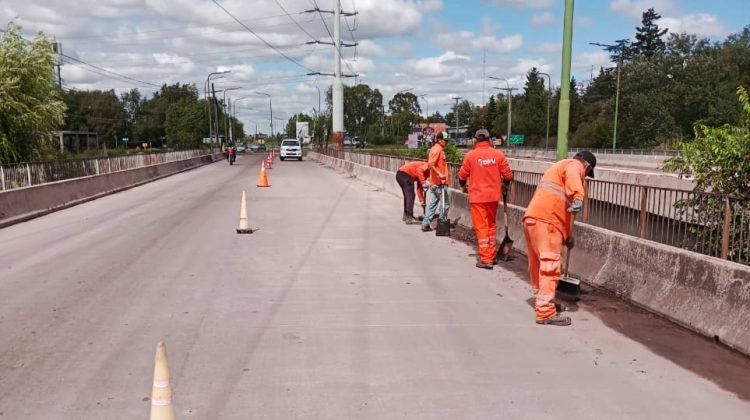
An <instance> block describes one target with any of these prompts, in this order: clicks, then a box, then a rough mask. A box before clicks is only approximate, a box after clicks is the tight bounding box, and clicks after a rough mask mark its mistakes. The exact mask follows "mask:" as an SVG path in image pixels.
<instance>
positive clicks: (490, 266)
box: [476, 261, 492, 270]
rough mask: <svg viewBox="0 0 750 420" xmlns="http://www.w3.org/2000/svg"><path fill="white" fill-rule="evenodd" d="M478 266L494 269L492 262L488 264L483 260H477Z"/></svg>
mask: <svg viewBox="0 0 750 420" xmlns="http://www.w3.org/2000/svg"><path fill="white" fill-rule="evenodd" d="M476 267H477V268H484V269H485V270H492V264H486V263H483V262H481V261H477V265H476Z"/></svg>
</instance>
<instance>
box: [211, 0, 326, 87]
mask: <svg viewBox="0 0 750 420" xmlns="http://www.w3.org/2000/svg"><path fill="white" fill-rule="evenodd" d="M211 1H213V3H214V4H216V5H217V6H219V8H220V9H221V10H223V11H224V13H226V14H227V15H229V16H230V17H231V18H232V19H234V20H235V21H236V22H237V23H239V24H240V25H242V27H243V28H245V29H247V31H248V32H250V33H251V34H253V35H254V36H255V37H256V38H258V39H259V40H260V41H261V42H263V43H264V44H266V45H267V46H268V47H269V48H271V49H272V50H274V51H276V52H277V53H279V55H281V56H282V57H284V58H286V59H287V60H289V61H290V62H292V63H294V64H296V65H297V66H299V67H302V68H303V69H305V70H307V71H310V72H314V71H315V70H313V69H311V68H309V67H307V66H305V65H304V64H302V63H300V62H299V61H297V60H295V59H293V58H292V57H290V56H288V55H286V54H284V52H283V51H281V50H279V49H278V48H276V47H274V46H273V45H271V43H270V42H268V41H266V40H265V39H264V38H263V37H261V36H260V35H258V34H257V33H256V32H255V31H253V30H252V29H250V27H248V26H247V25H245V24H244V23H242V21H240V20H239V19H237V18H236V17H235V16H234V15H233V14H232V13H230V12H229V10H227V9H225V8H224V6H222V5H221V4H220V3H219V2H218V1H217V0H211Z"/></svg>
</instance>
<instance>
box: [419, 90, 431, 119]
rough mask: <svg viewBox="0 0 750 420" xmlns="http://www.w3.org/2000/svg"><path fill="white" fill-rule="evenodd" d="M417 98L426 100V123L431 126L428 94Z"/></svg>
mask: <svg viewBox="0 0 750 420" xmlns="http://www.w3.org/2000/svg"><path fill="white" fill-rule="evenodd" d="M417 98H422V99H424V106H425V112H424V116H425V121H426V122H427V123H428V124H429V118H430V103H429V102H428V101H427V94H426V93H425V94H423V95H419V96H417Z"/></svg>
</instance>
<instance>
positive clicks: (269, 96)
mask: <svg viewBox="0 0 750 420" xmlns="http://www.w3.org/2000/svg"><path fill="white" fill-rule="evenodd" d="M253 93H255V94H256V95H266V96H268V108H269V109H270V110H271V137H273V102H272V101H271V95H269V94H267V93H265V92H257V91H256V92H253Z"/></svg>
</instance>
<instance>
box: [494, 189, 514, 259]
mask: <svg viewBox="0 0 750 420" xmlns="http://www.w3.org/2000/svg"><path fill="white" fill-rule="evenodd" d="M503 221H504V222H505V237H504V238H503V241H502V242H501V243H500V247H499V248H498V249H497V253H496V254H495V263H497V262H499V261H501V260H502V261H508V260H509V257H510V250H511V249H513V239H510V236H509V235H508V189H507V188H503Z"/></svg>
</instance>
